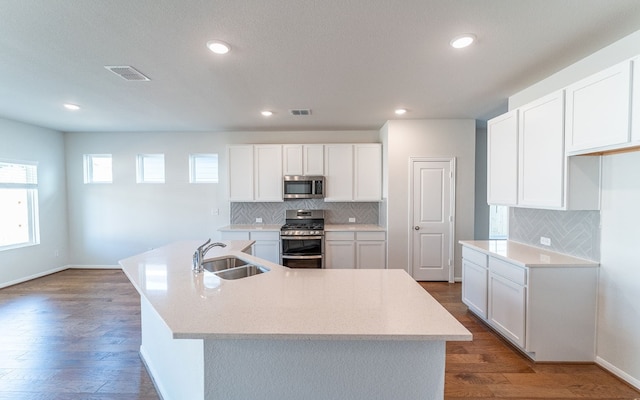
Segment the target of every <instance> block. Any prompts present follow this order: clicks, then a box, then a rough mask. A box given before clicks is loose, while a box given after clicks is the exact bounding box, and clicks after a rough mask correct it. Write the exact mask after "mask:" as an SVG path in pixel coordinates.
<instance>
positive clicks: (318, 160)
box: [302, 144, 324, 176]
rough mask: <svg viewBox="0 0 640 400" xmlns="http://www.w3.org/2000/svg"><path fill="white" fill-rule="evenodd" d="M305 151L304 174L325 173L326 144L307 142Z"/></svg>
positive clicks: (304, 147)
mask: <svg viewBox="0 0 640 400" xmlns="http://www.w3.org/2000/svg"><path fill="white" fill-rule="evenodd" d="M302 151H303V158H302V160H303V168H302V174H303V175H318V176H321V175H324V145H321V144H306V145H304V146H303V147H302Z"/></svg>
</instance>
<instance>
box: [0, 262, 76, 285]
mask: <svg viewBox="0 0 640 400" xmlns="http://www.w3.org/2000/svg"><path fill="white" fill-rule="evenodd" d="M65 269H67V266H66V265H65V266H62V267H58V268H54V269H50V270H47V271H43V272H39V273H37V274H33V275H29V276H25V277H22V278H18V279H15V280H13V281H9V282H2V283H0V289H2V288H6V287H9V286H13V285H17V284H20V283H24V282H27V281H30V280H33V279H38V278H42V277H43V276H47V275H51V274H55V273H56V272H60V271H64V270H65Z"/></svg>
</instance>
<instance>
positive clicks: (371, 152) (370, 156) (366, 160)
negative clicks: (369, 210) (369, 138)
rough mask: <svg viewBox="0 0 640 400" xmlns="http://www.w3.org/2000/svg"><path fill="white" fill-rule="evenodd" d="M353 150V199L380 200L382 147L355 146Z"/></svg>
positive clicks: (376, 145) (372, 145)
mask: <svg viewBox="0 0 640 400" xmlns="http://www.w3.org/2000/svg"><path fill="white" fill-rule="evenodd" d="M353 148H354V182H353V199H354V200H355V201H380V200H381V199H382V145H380V144H377V143H372V144H356V145H354V146H353Z"/></svg>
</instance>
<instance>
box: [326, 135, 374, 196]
mask: <svg viewBox="0 0 640 400" xmlns="http://www.w3.org/2000/svg"><path fill="white" fill-rule="evenodd" d="M324 151H325V162H324V176H325V185H326V189H327V191H326V195H325V201H380V200H381V199H382V145H381V144H379V143H365V144H327V145H325V146H324Z"/></svg>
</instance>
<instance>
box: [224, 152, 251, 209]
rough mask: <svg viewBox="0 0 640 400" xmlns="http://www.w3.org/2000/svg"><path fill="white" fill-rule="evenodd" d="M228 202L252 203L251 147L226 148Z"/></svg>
mask: <svg viewBox="0 0 640 400" xmlns="http://www.w3.org/2000/svg"><path fill="white" fill-rule="evenodd" d="M227 164H228V170H229V185H228V186H229V201H253V200H254V197H253V146H252V145H244V146H229V147H228V148H227Z"/></svg>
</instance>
